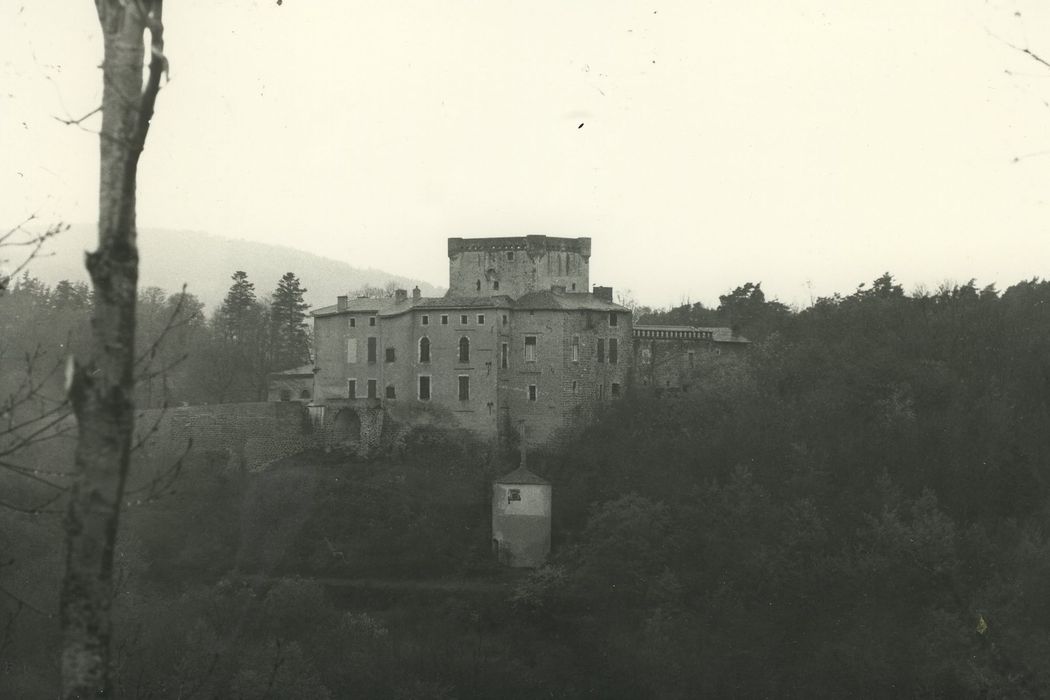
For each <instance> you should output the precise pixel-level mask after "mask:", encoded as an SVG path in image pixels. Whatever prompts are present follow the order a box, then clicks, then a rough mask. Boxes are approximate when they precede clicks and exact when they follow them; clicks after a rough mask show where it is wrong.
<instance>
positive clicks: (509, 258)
mask: <svg viewBox="0 0 1050 700" xmlns="http://www.w3.org/2000/svg"><path fill="white" fill-rule="evenodd" d="M513 259H514V251H513V250H508V251H507V260H513Z"/></svg>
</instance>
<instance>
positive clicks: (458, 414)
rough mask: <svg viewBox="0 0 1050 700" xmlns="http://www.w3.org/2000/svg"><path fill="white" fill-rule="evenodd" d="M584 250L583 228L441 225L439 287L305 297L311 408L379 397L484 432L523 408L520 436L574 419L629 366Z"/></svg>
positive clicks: (582, 419)
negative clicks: (573, 233) (518, 230)
mask: <svg viewBox="0 0 1050 700" xmlns="http://www.w3.org/2000/svg"><path fill="white" fill-rule="evenodd" d="M590 256H591V240H590V239H589V238H554V237H549V236H525V237H521V238H474V239H462V238H450V239H449V241H448V258H449V290H448V293H447V294H446V295H445V296H443V297H439V298H424V297H421V296H420V294H419V290H418V289H416V290H414V292H413V293H412V295H411V296H410V295H409V294H408V293H407V292H406V291H404V290H398V291H397V292H396V293H395V295H394V296H393V297H391V298H385V299H373V298H358V299H351V298H348V297H339V298H338V300H337V303H336V304H335V305H334V306H328V307H325V308H321V309H317V310H316V311H314V312H313V317H314V333H315V340H314V342H315V351H316V360H315V363H314V364H315V366H314V368H313V373H314V377H313V391H312V401H313V406H314V408H315V410H318V409H319V410H320V411H323V412H325V413H332V412H333V411H334V412H337V413H338V412H342V411H345V410H347V409H349V410H350V411H355V412H357V413H358V414H359V413H360V409H361V408H369V409H373V410H374V409H382V410H383V411H385V412H387V413H390V414H392V415H398V414H400V415H402V416H404V417H407V418H408V419H409V420H413V421H417V422H432V423H434V424H438V425H445V426H449V427H461V428H467V429H470V430H472V431H474V432H475V433H477V434H479V435H480V436H481V437H491V438H496V437H499V436H501V435H504V434H505V433H506V431H510V430H515V431H517V430H518V429H519V425H520V424H521V423H522V422H524V425H525V435H526V440H527V443H529V444H531V445H542V444H545V443H547V442H549V441H551V440H554V439H558V438H559V437H560V436H562V435H565V434H568V433H570V432H572V431H573V430H574V429H577V428H579V427H582V426H583V425H586V424H587V423H588V422H590V421H591V420H593V417H594V415H595V413H596V411H598V410H599V408H600V407H601V406H602V405H603V404H604V403H606V402H609V401H615V400H616V399H618V398H619V397H621V396H622V395H623V394H624V392H625V391H626V386H627V383H628V381H629V378H630V371H631V368H632V366H633V357H632V353H633V350H632V327H631V312H630V310H628V309H627V308H625V307H623V306H620V305H618V304H615V303H613V293H612V288H610V287H595V288H594V289H593V290H590V289H589V266H590ZM332 419H333V416H332V415H329V416H328V417H327V418H326V420H329V421H331V420H332ZM358 420H359V418H358Z"/></svg>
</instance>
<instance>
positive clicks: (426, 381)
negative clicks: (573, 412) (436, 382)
mask: <svg viewBox="0 0 1050 700" xmlns="http://www.w3.org/2000/svg"><path fill="white" fill-rule="evenodd" d="M419 400H420V401H430V377H429V375H426V374H421V375H419Z"/></svg>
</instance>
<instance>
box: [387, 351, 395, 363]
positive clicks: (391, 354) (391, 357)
mask: <svg viewBox="0 0 1050 700" xmlns="http://www.w3.org/2000/svg"><path fill="white" fill-rule="evenodd" d="M394 359H395V351H394V348H387V349H386V361H387V362H393V361H394Z"/></svg>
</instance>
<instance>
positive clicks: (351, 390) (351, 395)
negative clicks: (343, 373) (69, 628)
mask: <svg viewBox="0 0 1050 700" xmlns="http://www.w3.org/2000/svg"><path fill="white" fill-rule="evenodd" d="M346 398H348V399H356V398H357V380H356V379H347V380H346Z"/></svg>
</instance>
